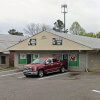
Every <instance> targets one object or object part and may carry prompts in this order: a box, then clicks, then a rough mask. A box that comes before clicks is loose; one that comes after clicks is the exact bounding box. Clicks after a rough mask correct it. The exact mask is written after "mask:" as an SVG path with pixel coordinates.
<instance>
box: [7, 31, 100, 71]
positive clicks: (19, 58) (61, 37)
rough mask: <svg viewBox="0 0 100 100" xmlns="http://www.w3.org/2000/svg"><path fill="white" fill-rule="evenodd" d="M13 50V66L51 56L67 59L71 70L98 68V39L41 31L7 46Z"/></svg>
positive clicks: (99, 57) (99, 61)
mask: <svg viewBox="0 0 100 100" xmlns="http://www.w3.org/2000/svg"><path fill="white" fill-rule="evenodd" d="M8 50H9V51H10V52H14V66H15V67H19V68H23V66H24V65H25V64H29V63H31V62H32V61H33V60H34V59H36V58H39V57H47V56H50V57H51V56H53V57H57V59H58V60H66V61H68V66H69V67H68V69H69V70H71V71H88V70H89V71H92V70H95V69H100V39H97V38H91V37H85V36H79V35H71V34H66V33H59V32H55V31H43V32H40V33H38V34H36V35H34V36H32V37H30V38H27V39H26V40H24V41H22V42H20V43H18V44H16V45H14V46H12V47H10V48H8Z"/></svg>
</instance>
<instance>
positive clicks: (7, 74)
mask: <svg viewBox="0 0 100 100" xmlns="http://www.w3.org/2000/svg"><path fill="white" fill-rule="evenodd" d="M20 73H23V72H17V73H12V74H5V75H0V77H4V76H11V75H16V74H20Z"/></svg>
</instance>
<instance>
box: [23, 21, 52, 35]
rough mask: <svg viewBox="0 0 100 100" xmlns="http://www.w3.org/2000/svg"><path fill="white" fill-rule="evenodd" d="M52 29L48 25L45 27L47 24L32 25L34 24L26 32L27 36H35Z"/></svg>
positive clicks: (27, 27) (28, 26)
mask: <svg viewBox="0 0 100 100" xmlns="http://www.w3.org/2000/svg"><path fill="white" fill-rule="evenodd" d="M50 29H51V28H50V26H48V25H45V24H42V25H40V24H35V23H32V24H29V25H27V26H26V28H25V29H24V31H25V33H26V34H29V35H34V34H37V33H39V32H41V31H45V30H50Z"/></svg>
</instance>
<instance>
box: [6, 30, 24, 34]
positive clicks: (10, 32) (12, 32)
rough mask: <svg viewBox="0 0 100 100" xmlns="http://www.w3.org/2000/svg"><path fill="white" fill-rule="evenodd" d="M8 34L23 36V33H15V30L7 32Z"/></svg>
mask: <svg viewBox="0 0 100 100" xmlns="http://www.w3.org/2000/svg"><path fill="white" fill-rule="evenodd" d="M8 33H9V34H10V35H19V36H23V33H22V32H17V31H16V30H15V29H11V30H9V31H8Z"/></svg>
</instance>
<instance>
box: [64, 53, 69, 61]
mask: <svg viewBox="0 0 100 100" xmlns="http://www.w3.org/2000/svg"><path fill="white" fill-rule="evenodd" d="M63 60H65V61H67V62H68V54H63Z"/></svg>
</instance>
